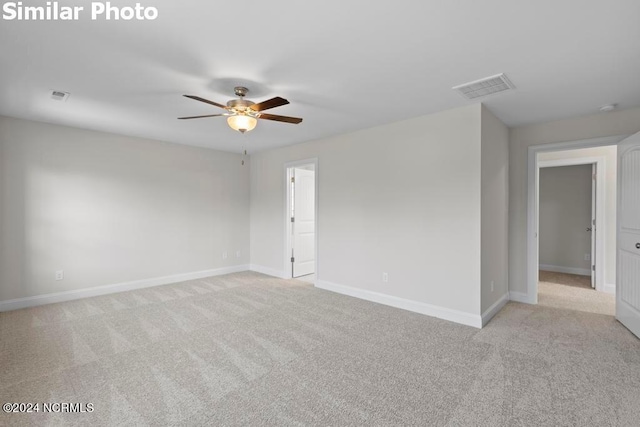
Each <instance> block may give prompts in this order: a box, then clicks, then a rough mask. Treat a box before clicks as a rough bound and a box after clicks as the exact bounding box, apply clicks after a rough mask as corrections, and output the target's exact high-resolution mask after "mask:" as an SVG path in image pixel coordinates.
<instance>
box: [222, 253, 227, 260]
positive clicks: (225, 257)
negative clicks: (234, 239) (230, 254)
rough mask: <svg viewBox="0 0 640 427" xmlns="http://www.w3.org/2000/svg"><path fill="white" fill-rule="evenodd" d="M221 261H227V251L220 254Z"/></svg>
mask: <svg viewBox="0 0 640 427" xmlns="http://www.w3.org/2000/svg"><path fill="white" fill-rule="evenodd" d="M222 259H227V251H224V252H222Z"/></svg>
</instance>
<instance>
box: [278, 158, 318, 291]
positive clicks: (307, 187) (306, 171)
mask: <svg viewBox="0 0 640 427" xmlns="http://www.w3.org/2000/svg"><path fill="white" fill-rule="evenodd" d="M317 169H318V163H317V160H316V159H312V160H307V161H300V162H294V163H288V164H287V168H286V188H287V191H286V194H287V197H286V206H285V222H286V227H285V230H286V234H287V235H286V239H285V241H286V242H287V244H286V254H285V272H287V275H288V276H289V277H291V278H295V279H299V280H303V281H307V282H309V283H314V284H315V281H316V278H317V264H318V263H317V211H318V209H317V208H318V205H317V200H318V197H317V195H318V193H317V185H318V180H317V172H318V170H317Z"/></svg>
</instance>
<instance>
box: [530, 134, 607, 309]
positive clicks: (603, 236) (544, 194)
mask: <svg viewBox="0 0 640 427" xmlns="http://www.w3.org/2000/svg"><path fill="white" fill-rule="evenodd" d="M537 156H538V158H537V167H538V176H537V223H538V281H537V299H538V303H539V304H540V305H546V306H551V307H557V308H568V309H573V310H578V311H586V312H592V313H598V314H606V315H612V316H613V315H615V296H614V295H613V293H614V292H615V248H616V241H615V227H616V225H615V218H616V197H615V196H616V181H617V179H616V159H617V152H616V147H615V146H609V147H598V148H590V149H576V150H566V151H555V152H541V153H538V155H537Z"/></svg>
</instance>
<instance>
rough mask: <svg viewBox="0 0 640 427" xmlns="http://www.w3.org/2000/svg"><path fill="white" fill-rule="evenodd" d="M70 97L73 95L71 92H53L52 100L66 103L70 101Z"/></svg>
mask: <svg viewBox="0 0 640 427" xmlns="http://www.w3.org/2000/svg"><path fill="white" fill-rule="evenodd" d="M70 95H71V94H70V93H69V92H61V91H59V90H52V91H51V98H52V99H55V100H56V101H66V100H67V99H69V96H70Z"/></svg>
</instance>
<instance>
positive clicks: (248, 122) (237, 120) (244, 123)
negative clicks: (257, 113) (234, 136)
mask: <svg viewBox="0 0 640 427" xmlns="http://www.w3.org/2000/svg"><path fill="white" fill-rule="evenodd" d="M227 124H228V125H229V127H230V128H231V129H233V130H237V131H238V132H240V133H245V132H249V131H251V130H253V129H254V128H255V127H256V124H258V120H257V119H256V118H255V117H251V116H245V115H236V116H231V117H227Z"/></svg>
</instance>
